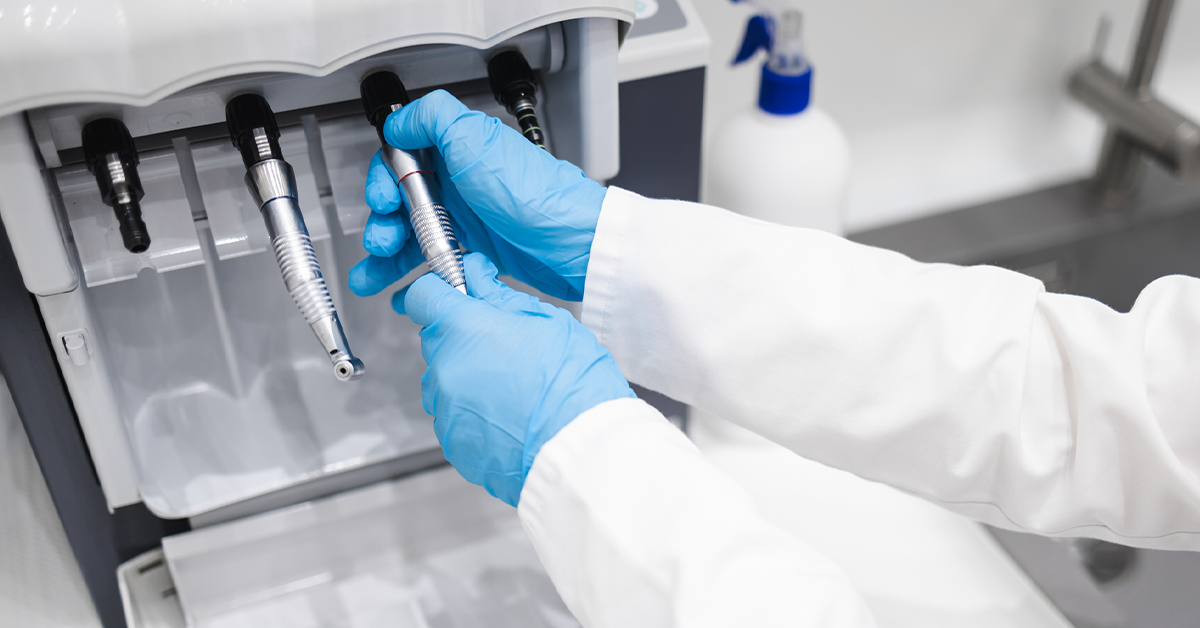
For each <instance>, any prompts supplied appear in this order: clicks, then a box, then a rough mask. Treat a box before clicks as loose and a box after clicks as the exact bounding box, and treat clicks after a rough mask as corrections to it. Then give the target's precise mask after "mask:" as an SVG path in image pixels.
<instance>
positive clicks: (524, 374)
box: [392, 136, 635, 506]
mask: <svg viewBox="0 0 1200 628" xmlns="http://www.w3.org/2000/svg"><path fill="white" fill-rule="evenodd" d="M518 137H519V136H518ZM522 141H524V140H522ZM463 265H464V267H465V270H466V276H467V293H468V295H470V296H468V295H464V294H462V293H461V292H458V291H457V290H455V289H453V288H451V287H450V285H449V284H447V283H446V282H444V281H442V280H441V279H439V278H438V277H437V276H436V275H434V274H432V273H430V274H426V275H424V276H422V277H420V278H419V279H417V280H416V281H414V282H413V283H412V284H411V285H410V286H409V287H407V288H405V289H404V290H401V291H400V292H397V293H396V294H395V295H394V296H393V297H392V306H393V307H394V308H395V309H396V310H397V311H398V312H400V313H402V314H404V313H407V314H408V316H409V318H411V319H412V320H413V322H414V323H417V324H418V325H421V326H422V327H423V329H422V330H421V355H422V356H424V358H425V363H426V364H427V365H428V367H427V369H426V370H425V375H424V376H422V377H421V405H422V407H423V408H425V412H428V413H429V414H432V415H433V416H434V421H433V429H434V432H435V433H436V434H437V438H438V442H440V443H441V444H442V449H443V450H444V451H445V453H446V459H447V460H449V461H450V464H452V465H454V468H455V469H458V472H459V473H461V474H462V476H463V477H464V478H466V479H467V481H469V482H471V483H473V484H479V485H481V486H483V487H484V488H486V489H487V491H488V492H489V493H491V494H492V495H494V496H496V497H499V498H500V499H501V500H503V501H505V502H507V503H508V504H509V505H512V506H516V505H517V501H518V500H519V499H520V497H521V488H522V487H523V486H524V485H525V476H526V475H528V474H529V469H530V468H531V467H532V466H533V460H534V457H535V456H537V453H538V451H539V450H541V448H542V445H544V444H545V443H546V441H548V440H550V438H551V437H553V436H554V435H555V434H557V433H558V431H559V430H560V429H562V428H563V427H564V426H565V425H567V424H568V423H570V422H571V421H572V420H573V419H574V418H575V417H577V416H579V415H580V414H582V413H583V412H585V411H587V410H590V409H591V408H593V407H595V406H596V405H598V404H601V403H603V402H605V401H610V400H612V399H619V398H622V397H634V396H635V395H634V394H633V390H631V389H630V388H629V384H628V383H626V381H625V378H624V377H623V376H622V375H621V370H620V369H619V368H618V367H617V363H616V361H615V360H613V357H612V355H611V354H609V352H608V349H605V348H604V347H602V346H600V343H599V342H597V341H596V336H595V335H593V334H592V332H591V331H589V330H588V329H587V328H586V327H584V326H583V325H582V324H580V323H579V322H578V321H576V320H575V319H574V318H573V317H572V316H571V314H570V313H569V312H567V311H566V310H563V309H560V308H557V307H554V306H552V305H549V304H546V303H543V302H541V301H539V300H537V299H536V298H534V297H532V296H530V295H527V294H524V293H522V292H517V291H516V290H513V289H512V288H509V287H508V286H506V285H504V284H503V283H500V281H499V280H497V279H496V272H497V271H496V267H495V266H493V265H492V263H491V262H490V261H488V259H487V258H486V257H484V256H483V255H481V254H479V253H471V254H468V255H467V256H466V257H465V258H464V259H463Z"/></svg>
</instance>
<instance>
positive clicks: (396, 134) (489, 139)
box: [383, 89, 540, 174]
mask: <svg viewBox="0 0 1200 628" xmlns="http://www.w3.org/2000/svg"><path fill="white" fill-rule="evenodd" d="M502 131H508V132H510V133H517V132H516V131H513V130H512V129H510V128H508V127H506V126H504V124H503V123H501V122H500V121H499V120H497V119H496V118H493V117H491V116H489V115H487V114H485V113H483V112H480V111H472V110H471V109H468V108H467V106H466V105H464V104H462V103H461V102H459V101H458V99H457V98H455V97H454V96H451V95H450V94H448V93H447V92H446V91H444V90H440V89H439V90H435V91H432V92H430V93H428V94H426V95H424V96H422V97H420V98H418V99H416V100H414V101H412V102H411V103H409V104H407V105H405V106H403V107H401V108H400V109H398V110H396V111H393V112H392V113H391V114H390V115H389V116H388V118H387V121H386V122H385V123H384V125H383V137H384V139H386V140H387V143H388V144H391V145H392V146H395V147H396V148H402V149H417V148H429V147H431V146H432V147H436V148H437V150H438V152H439V153H441V155H442V156H443V157H444V158H445V159H446V166H447V168H448V169H449V171H450V173H451V174H456V173H457V172H459V171H460V170H462V169H463V168H466V167H468V166H470V165H471V164H473V163H475V162H476V161H477V160H478V159H479V158H480V156H482V155H483V154H485V153H487V152H488V151H489V150H491V149H492V148H494V147H497V146H499V145H500V142H499V141H498V140H497V133H500V132H502ZM517 136H518V137H520V134H519V133H517ZM522 139H523V138H522ZM526 144H528V141H527V140H526ZM529 146H530V148H533V149H535V150H540V149H538V148H537V147H535V146H533V145H532V144H529Z"/></svg>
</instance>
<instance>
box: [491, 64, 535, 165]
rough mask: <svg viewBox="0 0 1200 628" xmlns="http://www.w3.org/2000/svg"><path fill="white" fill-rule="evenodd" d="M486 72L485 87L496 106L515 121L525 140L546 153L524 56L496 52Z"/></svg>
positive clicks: (532, 84) (533, 82)
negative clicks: (497, 104)
mask: <svg viewBox="0 0 1200 628" xmlns="http://www.w3.org/2000/svg"><path fill="white" fill-rule="evenodd" d="M487 70H488V84H489V85H490V86H491V88H492V95H493V96H495V97H496V102H498V103H500V104H502V105H504V109H505V110H506V111H508V114H509V115H511V116H513V117H514V118H516V119H517V124H518V125H519V126H520V127H521V134H522V135H524V136H525V139H527V140H529V141H530V142H533V145H534V146H537V147H538V148H541V149H545V148H546V135H545V134H544V133H542V127H541V125H539V124H538V119H537V113H535V112H534V110H533V107H534V105H536V104H537V78H535V77H534V76H533V70H532V69H530V67H529V62H527V61H526V60H525V56H524V55H522V54H521V53H520V51H517V50H505V51H502V52H498V53H496V55H495V56H493V57H492V58H491V60H490V61H488V66H487Z"/></svg>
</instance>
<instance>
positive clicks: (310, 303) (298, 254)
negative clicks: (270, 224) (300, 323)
mask: <svg viewBox="0 0 1200 628" xmlns="http://www.w3.org/2000/svg"><path fill="white" fill-rule="evenodd" d="M271 245H272V246H273V247H274V248H275V259H276V260H277V261H278V262H279V272H280V273H281V274H282V275H283V285H284V286H286V287H287V289H288V294H290V295H291V296H292V300H293V301H295V302H296V307H298V308H300V313H301V314H303V315H304V321H305V322H307V323H308V324H309V325H312V324H313V323H315V322H317V321H319V320H321V319H322V318H325V317H327V316H334V315H335V314H336V312H337V310H335V309H334V307H333V298H332V297H331V296H329V287H328V286H326V285H325V278H324V277H323V276H322V275H321V267H320V264H319V263H318V262H317V254H316V252H315V251H313V247H312V239H311V238H309V235H308V234H307V233H281V234H279V235H277V236H275V238H274V239H273V240H272V242H271Z"/></svg>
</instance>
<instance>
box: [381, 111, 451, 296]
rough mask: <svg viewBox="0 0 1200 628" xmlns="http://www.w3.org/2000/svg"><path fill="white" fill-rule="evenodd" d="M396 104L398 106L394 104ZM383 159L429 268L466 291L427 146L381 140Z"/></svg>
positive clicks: (448, 220) (447, 216)
mask: <svg viewBox="0 0 1200 628" xmlns="http://www.w3.org/2000/svg"><path fill="white" fill-rule="evenodd" d="M397 108H398V107H397ZM383 161H384V163H386V164H387V165H388V167H389V168H391V169H392V172H394V173H396V178H397V179H399V180H400V196H401V198H402V199H403V200H404V206H405V207H407V208H408V218H409V220H410V221H411V222H412V226H413V233H414V234H416V236H417V243H418V244H420V245H421V255H423V256H424V257H425V262H426V263H427V264H429V270H431V271H433V273H434V274H435V275H437V276H438V277H441V278H442V280H443V281H445V282H446V283H448V284H450V285H451V287H453V288H454V289H456V290H458V291H459V292H462V293H463V294H466V292H467V283H466V277H465V276H464V274H463V264H462V252H461V251H460V250H459V247H458V238H456V237H455V236H454V228H453V227H452V226H451V225H450V214H449V213H447V212H446V207H445V206H444V205H442V197H441V193H440V192H439V191H438V190H439V188H438V181H437V175H436V174H434V172H433V170H432V169H431V168H426V167H425V164H432V163H433V160H432V159H431V155H429V149H422V150H415V151H407V150H400V149H398V148H396V147H394V146H391V145H390V144H388V143H386V142H384V144H383Z"/></svg>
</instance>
